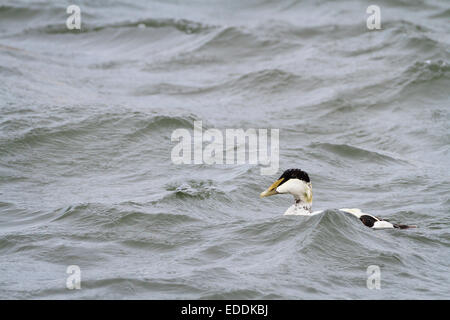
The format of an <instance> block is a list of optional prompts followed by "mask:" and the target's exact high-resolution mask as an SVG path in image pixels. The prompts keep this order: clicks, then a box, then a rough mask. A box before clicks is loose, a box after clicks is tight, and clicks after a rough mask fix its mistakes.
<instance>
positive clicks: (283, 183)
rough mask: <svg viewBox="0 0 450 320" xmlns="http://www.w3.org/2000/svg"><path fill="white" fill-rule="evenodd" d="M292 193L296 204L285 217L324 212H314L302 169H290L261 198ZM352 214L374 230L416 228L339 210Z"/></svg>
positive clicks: (360, 213)
mask: <svg viewBox="0 0 450 320" xmlns="http://www.w3.org/2000/svg"><path fill="white" fill-rule="evenodd" d="M282 193H290V194H292V195H293V196H294V199H295V204H293V205H292V206H291V207H289V208H288V209H287V210H286V212H285V213H284V214H285V215H308V216H309V215H315V214H319V213H322V212H323V211H314V212H313V211H312V210H311V208H312V200H313V195H312V185H311V181H310V180H309V176H308V174H307V173H306V172H305V171H302V170H300V169H288V170H286V171H285V172H283V174H282V175H281V177H280V178H278V180H277V181H275V182H274V183H273V184H272V185H271V186H270V187H269V188H268V189H267V190H266V191H264V192H262V193H261V195H260V196H261V198H264V197H268V196H272V195H274V194H282ZM339 210H340V211H343V212H346V213H350V214H351V215H353V216H355V217H356V218H358V219H359V220H361V222H362V223H363V224H364V225H365V226H367V227H369V228H372V229H394V228H398V229H408V228H416V226H407V225H402V224H395V223H390V222H389V221H386V220H383V219H380V218H377V217H375V216H373V215H370V214H367V213H364V212H362V211H361V210H360V209H346V208H345V209H339Z"/></svg>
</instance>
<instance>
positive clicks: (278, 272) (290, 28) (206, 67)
mask: <svg viewBox="0 0 450 320" xmlns="http://www.w3.org/2000/svg"><path fill="white" fill-rule="evenodd" d="M70 4H75V5H78V6H79V8H80V9H81V30H76V29H74V30H68V28H67V26H66V19H67V18H68V17H69V14H67V13H66V8H67V6H68V5H70ZM372 4H375V5H377V6H379V8H380V13H381V20H380V21H381V29H378V30H369V29H368V28H367V25H366V20H367V19H368V17H369V14H368V13H366V9H367V7H368V6H369V5H372ZM449 18H450V2H448V1H436V0H420V1H419V0H395V1H383V0H376V1H375V2H373V1H371V2H368V1H350V0H346V1H330V2H326V1H297V0H282V1H268V0H266V1H263V0H260V1H256V0H248V1H211V0H195V1H175V0H169V1H168V0H164V1H163V0H160V1H143V0H142V1H131V0H129V1H125V0H121V1H108V0H102V1H70V2H69V1H47V0H39V1H37V0H36V1H32V0H30V1H25V0H15V1H9V0H3V1H1V2H0V298H1V299H449V298H450V277H449V270H450V269H449V268H450V216H449V214H450V198H449V188H450V170H449V165H450V154H449V150H450V148H449V145H450V126H449V124H450V104H449V102H450V99H449V92H450V90H449V88H450V66H449V59H450V53H449V48H450V27H449V26H450V25H449ZM194 121H202V124H203V127H204V130H207V129H213V128H215V129H219V130H225V129H227V128H242V129H248V128H266V129H279V170H278V171H277V173H276V174H273V175H262V174H261V171H260V169H261V165H260V164H250V163H246V164H239V165H238V164H236V165H220V164H214V165H209V164H205V163H203V164H192V165H187V164H184V165H183V164H181V165H176V164H174V163H173V162H172V159H171V151H172V149H173V147H174V145H175V143H174V142H173V141H172V140H171V135H172V133H173V132H174V130H176V129H179V128H185V129H187V130H190V131H192V130H193V123H194ZM288 168H301V169H303V170H305V171H306V172H308V174H309V176H310V178H311V180H312V185H313V192H314V203H313V209H315V210H319V209H321V210H325V212H324V213H323V214H321V215H317V216H313V217H302V216H290V217H288V216H283V213H284V211H285V210H286V209H287V208H288V207H289V206H290V205H291V204H292V202H293V200H292V197H291V196H287V195H277V196H273V197H270V198H264V199H260V198H259V193H260V192H261V191H263V190H264V189H266V188H267V187H268V186H269V185H270V184H271V183H272V182H273V181H275V180H276V179H277V178H278V177H279V175H281V173H282V172H283V171H284V170H285V169H288ZM343 207H347V208H348V207H350V208H353V207H356V208H361V209H362V210H363V211H365V212H369V213H372V214H374V215H376V216H380V217H382V218H386V219H389V220H390V221H392V222H400V223H406V224H415V225H418V226H419V227H418V228H417V229H409V230H383V231H374V230H371V229H370V228H367V227H365V226H364V225H363V224H362V223H361V222H360V221H358V220H357V219H355V218H353V217H351V216H347V215H344V214H342V213H340V212H338V211H337V210H336V209H338V208H343ZM72 265H75V266H78V268H79V270H80V272H81V289H79V290H77V289H74V290H69V289H68V288H67V280H68V277H69V276H70V274H68V273H67V268H68V267H69V266H72ZM373 265H375V266H377V267H378V268H379V271H380V272H379V289H377V288H375V289H373V288H372V289H370V288H369V287H368V282H367V281H368V278H369V275H368V273H367V270H368V267H369V266H373Z"/></svg>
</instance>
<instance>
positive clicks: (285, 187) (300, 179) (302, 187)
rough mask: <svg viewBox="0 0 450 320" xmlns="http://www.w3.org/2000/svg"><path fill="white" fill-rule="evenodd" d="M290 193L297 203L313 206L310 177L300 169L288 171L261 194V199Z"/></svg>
mask: <svg viewBox="0 0 450 320" xmlns="http://www.w3.org/2000/svg"><path fill="white" fill-rule="evenodd" d="M282 193H290V194H292V195H293V196H294V198H295V201H296V202H302V203H305V204H308V205H309V206H311V205H312V199H313V196H312V186H311V181H310V180H309V176H308V174H307V173H306V172H305V171H302V170H300V169H288V170H286V171H285V172H283V174H282V175H281V176H280V178H278V180H277V181H275V182H274V183H272V185H271V186H270V187H269V188H267V190H266V191H264V192H262V193H261V194H260V197H261V198H264V197H268V196H272V195H274V194H282Z"/></svg>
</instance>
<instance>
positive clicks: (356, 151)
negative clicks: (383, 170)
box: [309, 143, 408, 164]
mask: <svg viewBox="0 0 450 320" xmlns="http://www.w3.org/2000/svg"><path fill="white" fill-rule="evenodd" d="M309 147H310V148H312V149H317V148H319V149H321V150H324V151H328V152H331V153H333V154H336V155H338V156H340V157H343V158H347V159H354V160H358V161H365V162H368V163H370V162H373V163H403V164H407V163H408V162H407V161H405V160H402V159H399V158H395V157H393V156H389V155H386V154H383V153H380V152H377V151H371V150H366V149H363V148H361V147H355V146H351V145H348V144H334V143H311V144H310V145H309Z"/></svg>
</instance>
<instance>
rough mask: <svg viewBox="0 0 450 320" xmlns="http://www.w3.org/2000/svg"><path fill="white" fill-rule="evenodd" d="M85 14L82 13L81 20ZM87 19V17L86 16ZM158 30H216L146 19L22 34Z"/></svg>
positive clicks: (184, 22)
mask: <svg viewBox="0 0 450 320" xmlns="http://www.w3.org/2000/svg"><path fill="white" fill-rule="evenodd" d="M85 15H86V13H84V12H83V18H84V17H85ZM87 18H89V16H87ZM146 28H148V29H158V28H172V29H175V30H177V31H180V32H182V33H185V34H199V33H204V32H208V31H210V30H211V29H215V28H217V27H216V26H211V25H206V24H203V23H200V22H195V21H191V20H187V19H173V18H166V19H164V18H160V19H158V18H154V19H152V18H148V19H141V20H136V21H120V22H114V23H107V24H100V25H93V24H92V25H91V24H89V23H85V22H83V24H82V28H81V29H80V30H76V31H74V30H70V29H68V28H67V27H66V26H65V25H64V24H61V23H58V24H48V25H45V26H40V27H36V28H28V29H25V30H24V31H22V33H23V34H26V35H32V34H49V35H56V34H68V33H71V34H77V33H82V34H85V33H97V32H100V31H105V30H116V29H134V30H136V31H138V32H139V31H142V30H144V29H146Z"/></svg>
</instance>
